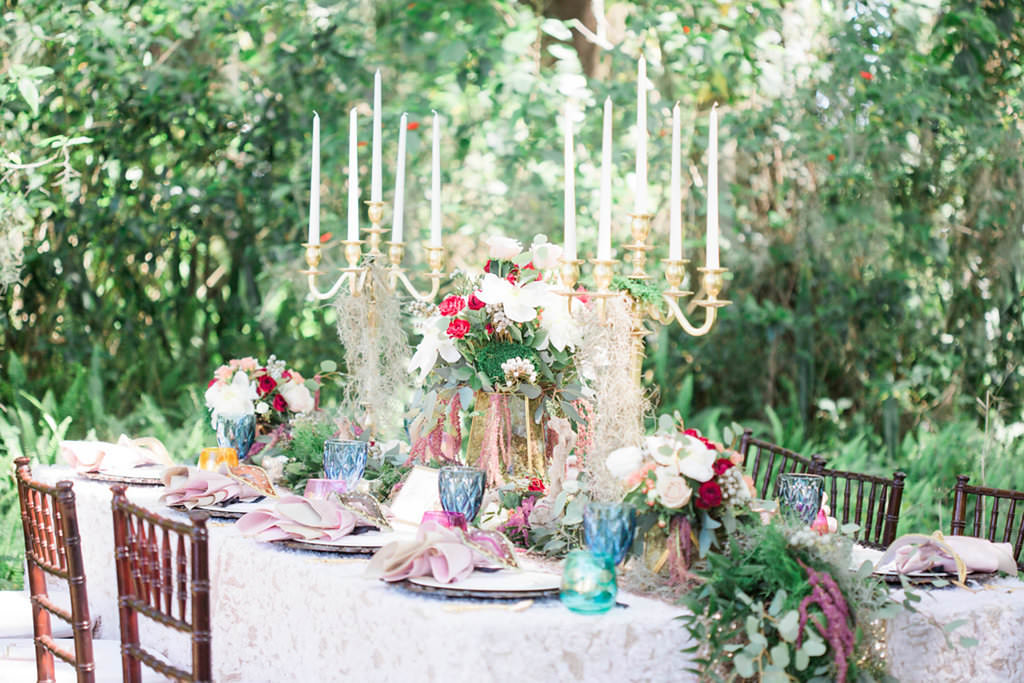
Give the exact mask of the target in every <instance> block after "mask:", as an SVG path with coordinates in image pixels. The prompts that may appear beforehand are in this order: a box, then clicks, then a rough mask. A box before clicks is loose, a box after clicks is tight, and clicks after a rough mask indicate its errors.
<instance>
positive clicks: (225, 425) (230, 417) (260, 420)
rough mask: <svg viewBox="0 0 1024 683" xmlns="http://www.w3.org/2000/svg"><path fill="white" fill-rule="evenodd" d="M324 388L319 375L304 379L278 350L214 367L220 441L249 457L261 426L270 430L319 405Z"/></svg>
mask: <svg viewBox="0 0 1024 683" xmlns="http://www.w3.org/2000/svg"><path fill="white" fill-rule="evenodd" d="M307 384H311V385H312V387H313V388H312V390H311V389H310V387H309V386H307ZM318 389H319V383H318V382H317V381H315V380H310V381H307V380H305V379H303V377H302V375H300V374H299V373H298V372H296V371H295V370H292V369H289V368H288V367H287V363H285V361H282V360H278V359H277V358H276V357H274V356H270V357H269V358H268V359H267V362H266V363H262V364H261V363H260V362H259V361H257V360H256V359H255V358H251V357H247V358H234V359H232V360H230V361H228V363H227V364H226V365H222V366H220V367H219V368H217V370H216V371H214V373H213V379H212V380H210V383H209V385H208V386H207V388H206V394H205V398H206V406H207V407H208V408H209V409H210V417H211V421H212V424H213V428H214V429H215V430H216V431H217V440H218V443H220V445H222V446H232V447H234V448H236V450H238V454H239V457H240V458H244V457H246V455H247V454H248V453H249V449H250V447H251V446H252V443H253V440H254V439H255V433H256V431H257V429H259V430H260V431H270V430H271V429H273V428H274V427H275V426H276V425H281V424H287V423H288V422H290V421H291V420H292V419H293V418H294V417H295V416H297V415H304V414H308V413H310V412H312V411H313V410H315V409H316V404H317V401H316V398H315V392H316V391H318Z"/></svg>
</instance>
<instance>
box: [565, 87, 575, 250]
mask: <svg viewBox="0 0 1024 683" xmlns="http://www.w3.org/2000/svg"><path fill="white" fill-rule="evenodd" d="M564 216H565V221H564V222H565V240H564V241H565V244H564V246H563V248H562V256H563V258H565V259H566V260H569V261H575V260H576V150H575V149H574V148H573V139H572V111H571V109H570V106H569V104H568V103H566V105H565V213H564Z"/></svg>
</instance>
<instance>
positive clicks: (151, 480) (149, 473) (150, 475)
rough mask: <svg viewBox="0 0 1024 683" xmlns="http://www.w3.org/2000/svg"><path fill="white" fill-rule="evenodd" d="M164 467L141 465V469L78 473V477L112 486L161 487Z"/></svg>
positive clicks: (131, 468) (126, 468) (129, 468)
mask: <svg viewBox="0 0 1024 683" xmlns="http://www.w3.org/2000/svg"><path fill="white" fill-rule="evenodd" d="M163 475H164V465H143V466H141V467H125V468H118V469H108V470H101V471H99V472H79V473H78V476H80V477H82V478H83V479H91V480H93V481H104V482H110V483H112V484H128V485H129V486H163V485H164V482H163Z"/></svg>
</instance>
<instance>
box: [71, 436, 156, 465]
mask: <svg viewBox="0 0 1024 683" xmlns="http://www.w3.org/2000/svg"><path fill="white" fill-rule="evenodd" d="M60 454H61V457H62V458H64V461H65V462H66V463H68V464H69V465H71V466H72V467H74V468H75V469H76V470H77V471H79V472H99V471H100V469H101V468H102V469H115V468H116V469H122V468H123V469H127V468H131V467H138V466H140V465H167V466H171V465H173V464H174V461H172V460H171V456H169V455H168V454H167V449H166V448H164V445H163V444H162V443H161V442H160V440H159V439H154V438H153V437H143V438H141V439H129V438H128V437H127V436H125V435H124V434H122V435H121V437H120V438H119V439H118V440H117V443H110V442H107V441H61V442H60Z"/></svg>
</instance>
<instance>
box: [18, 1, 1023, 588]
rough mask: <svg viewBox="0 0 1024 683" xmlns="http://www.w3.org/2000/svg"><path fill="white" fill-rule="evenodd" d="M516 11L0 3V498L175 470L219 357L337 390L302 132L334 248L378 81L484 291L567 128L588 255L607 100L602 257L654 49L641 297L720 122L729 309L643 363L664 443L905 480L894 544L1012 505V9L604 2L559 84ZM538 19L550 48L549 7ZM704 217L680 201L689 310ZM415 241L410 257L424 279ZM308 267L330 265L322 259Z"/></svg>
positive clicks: (556, 182) (458, 6) (1019, 34)
mask: <svg viewBox="0 0 1024 683" xmlns="http://www.w3.org/2000/svg"><path fill="white" fill-rule="evenodd" d="M536 5H537V3H521V2H514V1H513V0H495V1H494V2H488V3H425V2H407V1H405V0H401V1H399V0H382V1H379V2H370V1H369V0H345V1H344V2H341V1H339V2H331V1H330V0H327V1H324V2H319V3H316V4H315V5H309V8H314V7H315V8H316V9H315V11H314V10H313V9H309V10H308V11H307V10H306V9H302V10H301V11H298V12H297V11H296V5H295V3H292V2H286V1H285V0H266V1H265V2H261V3H258V4H246V3H237V2H228V1H227V0H211V1H209V2H203V3H198V4H196V3H193V4H182V3H179V2H173V1H172V0H142V1H133V2H129V1H128V0H112V1H111V2H107V3H103V4H102V6H101V5H100V4H98V3H86V4H82V5H74V6H69V5H68V4H67V3H62V2H54V1H52V0H50V1H45V0H43V1H38V2H20V3H17V2H4V3H2V7H3V9H2V12H3V18H2V21H0V46H2V47H3V54H4V61H3V62H2V64H0V97H2V99H3V102H4V108H3V111H2V112H0V301H2V304H3V311H4V315H3V317H2V318H0V365H2V366H3V368H2V375H0V376H2V377H4V381H0V438H2V444H3V452H2V453H0V466H2V467H3V468H4V472H8V471H10V466H11V463H12V462H13V459H14V458H15V457H17V456H18V455H20V454H22V453H25V454H29V455H31V456H32V457H33V458H35V459H36V460H37V461H38V462H52V461H53V459H54V458H55V457H56V449H57V443H58V442H59V441H60V440H61V439H62V438H87V437H89V438H91V437H96V438H101V439H112V440H115V439H116V438H117V436H118V435H119V434H120V433H122V432H123V433H126V434H129V435H133V436H138V435H152V436H156V437H157V438H160V439H161V440H162V441H163V442H164V443H165V444H166V445H167V446H168V449H169V450H170V451H171V453H172V455H174V457H176V458H179V459H181V460H185V459H187V458H189V457H193V456H194V453H195V452H196V451H197V450H198V449H199V448H200V447H202V446H203V445H208V443H209V442H210V440H211V437H212V431H211V430H210V428H209V426H208V421H207V416H206V411H205V410H204V409H203V408H202V400H201V394H202V390H203V389H204V388H205V383H206V381H207V379H208V377H209V375H210V373H211V372H212V370H213V369H214V368H216V367H217V366H218V365H219V364H221V363H222V362H223V361H224V360H225V359H227V358H233V357H241V356H247V355H251V356H255V357H265V356H267V355H268V354H269V353H275V354H277V355H278V356H279V357H284V358H289V359H292V360H293V361H295V365H296V368H297V369H299V370H300V371H302V370H303V368H302V359H309V362H310V363H313V362H317V361H319V360H320V359H322V358H324V357H332V358H333V360H336V361H339V362H340V361H341V360H342V357H343V354H342V353H341V350H340V349H339V348H338V347H337V344H336V342H335V341H333V340H334V334H333V332H332V329H333V327H334V324H335V312H334V310H333V309H332V308H330V307H326V308H321V307H317V306H314V305H311V304H310V303H308V302H307V301H305V299H304V296H305V288H306V285H305V280H304V278H303V276H301V275H299V273H298V271H299V270H300V269H302V268H303V267H304V266H305V264H304V261H303V250H302V248H301V247H300V246H299V245H300V242H302V241H303V237H304V225H305V221H306V216H307V215H308V204H307V202H308V191H309V180H308V159H309V145H310V139H309V129H310V119H311V112H312V111H314V110H317V111H319V112H320V113H321V116H322V121H323V136H322V156H323V167H324V169H325V170H324V174H323V197H324V199H323V219H322V223H323V229H324V231H325V232H332V233H334V235H340V234H341V231H342V230H344V227H343V222H344V216H345V208H344V207H345V191H344V183H345V174H344V164H345V159H346V154H347V143H348V140H347V132H346V127H345V125H344V120H343V119H344V116H343V115H342V114H337V112H346V111H348V109H349V108H350V107H352V106H356V107H358V109H359V111H360V116H361V119H360V121H361V128H360V139H361V140H367V139H368V134H369V133H368V131H369V124H368V120H369V119H368V116H366V114H367V113H368V111H369V110H368V108H367V103H368V101H369V98H370V87H371V83H372V76H373V72H374V71H375V70H376V69H377V68H380V69H381V70H382V73H383V75H384V79H385V82H386V84H387V89H386V92H387V94H386V97H385V112H384V130H385V150H387V151H386V152H385V159H386V160H388V161H387V162H386V163H385V169H384V173H385V175H384V182H383V185H384V187H385V188H391V187H393V180H394V178H393V177H391V173H392V169H393V165H392V164H391V163H390V159H391V154H392V153H393V149H394V143H395V139H396V137H397V131H396V130H395V129H396V127H397V124H398V120H399V116H400V115H401V113H402V111H407V112H409V120H410V122H411V125H410V129H409V130H408V131H407V133H408V136H409V154H408V169H409V175H408V178H407V187H408V188H409V189H408V192H407V211H406V225H407V230H408V231H421V228H422V227H423V226H425V225H427V223H428V215H429V209H428V204H427V202H426V200H425V199H424V196H423V195H424V190H425V188H426V187H427V184H428V178H429V175H428V173H429V171H428V169H429V163H428V158H429V144H427V142H428V138H427V134H429V133H428V126H427V125H426V124H427V122H428V121H429V112H430V110H431V109H436V110H438V111H439V112H442V113H443V114H444V116H445V129H444V137H443V153H444V155H445V161H444V164H443V167H444V173H445V178H444V182H445V190H444V192H445V194H444V197H445V212H444V220H445V232H446V246H447V247H448V249H449V252H448V254H446V264H447V267H450V268H454V267H467V266H468V264H474V263H478V262H481V256H482V246H481V244H482V242H483V240H482V239H481V238H482V237H485V236H487V235H491V234H495V233H505V234H508V235H510V236H513V237H517V238H520V239H528V237H529V236H532V235H533V234H534V233H538V232H539V233H544V234H547V235H548V236H549V237H550V238H551V239H552V240H553V241H558V236H559V235H560V234H561V224H562V211H561V204H562V199H561V174H562V169H561V129H560V126H559V120H558V116H559V115H560V113H561V111H562V107H563V105H564V103H565V101H566V99H568V98H572V99H573V100H574V101H575V102H576V103H577V104H579V105H580V106H581V108H582V109H583V117H584V118H583V119H582V120H580V121H577V130H576V134H577V141H578V143H579V144H578V149H577V158H578V161H579V162H580V163H579V175H578V178H577V197H578V201H579V214H580V216H579V224H580V226H581V228H580V231H579V232H580V235H581V238H582V242H581V244H580V254H581V257H586V256H588V255H592V254H593V253H594V247H595V242H596V239H595V238H596V230H591V229H584V228H583V226H592V225H594V224H596V220H595V217H596V209H597V199H598V197H597V192H596V191H597V187H598V166H599V149H600V145H599V140H600V117H599V113H598V111H599V108H600V103H601V102H602V101H603V100H604V98H605V97H611V98H612V99H613V101H614V102H615V135H616V140H615V150H616V154H615V159H614V161H615V164H616V176H615V177H616V183H615V187H614V190H613V193H614V197H613V199H614V202H615V205H616V206H617V207H621V210H617V211H618V213H617V214H616V216H615V218H614V223H615V227H614V228H613V230H614V233H615V242H616V245H617V246H618V245H619V244H621V243H622V241H624V240H625V239H626V238H627V232H628V231H627V229H626V225H627V222H628V219H627V218H626V216H625V209H626V207H629V206H630V205H631V201H632V194H631V190H630V182H631V181H630V179H629V174H630V173H631V172H632V165H633V162H634V159H633V156H632V154H631V153H630V151H629V150H631V148H632V137H631V136H632V131H631V128H632V126H633V125H634V121H633V116H634V111H633V108H632V103H633V101H634V98H635V68H634V65H635V59H636V57H637V56H638V55H639V54H640V51H641V49H643V51H644V53H645V54H646V55H647V57H648V60H649V63H650V67H649V74H650V78H651V80H652V83H653V87H654V89H653V90H652V91H651V92H650V105H649V112H650V115H649V121H648V128H649V129H650V131H651V139H650V149H649V157H650V171H649V173H650V180H651V185H652V194H651V201H652V208H653V210H654V213H655V216H654V218H653V221H652V232H651V234H652V237H651V240H650V242H651V243H652V244H653V245H654V246H655V249H654V251H652V252H651V253H649V254H648V264H650V265H651V268H650V270H651V271H653V272H655V273H656V272H657V270H656V268H655V266H656V265H657V264H658V262H659V260H660V259H661V258H664V257H665V256H666V255H667V253H666V251H667V250H666V247H667V239H666V238H665V232H666V230H667V223H668V218H667V216H668V192H667V187H668V176H669V158H670V149H669V144H668V142H669V139H670V137H671V136H670V135H668V134H667V133H668V123H667V122H668V120H669V108H670V106H671V104H672V103H674V102H675V101H677V100H678V101H680V102H681V103H682V106H683V110H684V112H687V116H688V117H689V119H688V124H687V126H688V129H689V130H692V134H690V135H687V136H686V139H685V140H684V150H683V156H684V164H685V165H691V164H692V166H693V169H692V170H693V172H694V173H693V174H695V175H696V176H698V177H699V176H700V175H701V173H702V172H703V169H704V168H705V159H704V148H705V140H706V139H707V130H706V121H707V112H708V108H709V107H710V106H711V104H712V103H713V102H716V101H717V102H718V103H719V105H720V106H719V111H720V113H721V130H720V133H719V139H720V141H721V157H722V160H721V165H720V169H721V180H720V187H721V193H720V194H721V215H722V221H721V222H722V229H723V234H722V243H723V246H724V250H723V253H722V260H723V265H725V266H726V267H728V268H729V269H730V275H729V278H730V279H729V281H728V282H727V287H726V289H725V291H724V292H723V294H722V296H723V297H724V298H728V299H731V300H732V301H733V302H734V303H733V305H732V306H729V307H727V308H724V309H721V311H720V319H719V322H718V324H717V325H716V327H715V329H714V331H713V332H712V333H711V334H709V335H708V336H706V337H702V338H691V337H688V336H686V335H685V334H684V333H683V332H682V331H681V330H680V329H679V328H678V327H670V328H664V329H661V330H659V331H658V332H657V334H656V336H655V337H654V338H653V339H652V340H651V343H650V345H649V348H648V354H647V359H646V362H645V367H644V372H645V378H646V379H647V380H648V382H649V383H650V384H652V385H656V386H658V387H659V396H658V397H657V398H658V402H659V405H658V406H656V408H657V409H656V411H655V412H658V413H661V412H672V411H674V410H678V411H679V412H680V413H681V414H682V415H683V416H684V417H685V418H686V420H687V423H688V424H692V425H693V426H697V427H700V428H701V429H703V430H704V431H705V432H706V433H708V434H709V435H711V436H712V437H713V438H717V437H719V436H720V435H721V432H722V430H723V429H724V428H725V427H726V426H729V425H732V424H735V423H738V424H740V425H742V426H746V427H751V428H754V429H755V430H756V431H757V432H758V433H759V434H760V435H762V436H767V437H770V438H772V439H773V440H775V441H776V442H779V443H782V444H783V445H786V446H787V447H790V448H793V449H795V450H798V451H800V452H803V453H813V452H821V453H823V454H825V455H826V456H827V457H828V458H829V459H830V462H831V463H832V464H833V465H834V466H837V467H846V468H850V469H858V470H861V471H870V472H874V473H879V474H889V473H891V472H892V471H893V470H894V469H897V468H899V469H902V470H903V471H905V472H906V473H907V475H908V477H907V491H906V494H905V504H904V513H903V517H902V518H901V526H900V529H901V533H902V532H904V531H906V530H909V529H915V530H922V529H928V530H931V529H935V528H942V529H944V528H946V526H948V510H949V491H950V489H951V487H952V485H953V482H954V481H955V475H957V474H961V473H968V474H970V475H971V477H972V482H976V483H985V484H986V485H989V486H1001V487H1008V488H1018V489H1020V488H1024V471H1022V470H1021V469H1020V468H1019V467H1017V466H1016V463H1018V462H1020V459H1021V458H1022V457H1024V439H1022V438H1021V436H1022V434H1024V365H1022V364H1021V363H1020V359H1021V358H1022V357H1024V303H1022V297H1021V292H1022V291H1024V234H1022V233H1021V230H1020V226H1021V225H1022V224H1024V203H1022V202H1021V201H1020V197H1021V196H1022V195H1024V168H1022V163H1021V159H1022V158H1024V154H1022V144H1021V143H1022V128H1021V124H1020V121H1019V112H1020V111H1022V110H1024V87H1022V86H1024V72H1022V69H1021V67H1020V64H1021V62H1022V61H1024V59H1022V53H1024V8H1022V7H1021V6H1019V4H1018V3H1012V2H1009V1H1008V0H998V1H996V2H990V3H984V4H979V3H976V2H973V0H934V1H929V2H925V1H923V0H922V1H920V2H918V1H917V0H884V1H883V0H861V1H859V2H856V3H853V2H841V3H825V2H821V1H819V0H811V1H810V2H805V3H785V2H782V1H781V0H754V1H752V2H748V3H744V4H742V5H740V4H727V3H726V4H723V3H717V2H715V3H712V2H706V1H704V0H684V1H683V2H675V1H672V2H669V1H667V0H664V1H660V0H637V1H635V2H617V3H605V4H604V5H605V9H606V17H605V19H607V28H608V30H607V34H606V36H607V38H608V40H609V41H610V47H607V48H606V49H600V50H595V48H594V47H593V43H588V42H587V41H582V44H581V45H580V46H577V47H579V49H580V53H579V54H578V53H577V51H576V50H574V46H573V45H572V43H570V42H566V41H567V40H568V39H569V38H571V37H572V34H571V33H570V30H569V29H570V27H569V25H567V24H564V23H562V22H560V21H557V20H554V19H551V18H550V17H548V16H545V15H544V13H542V12H538V11H537V10H536ZM549 5H550V6H549V7H548V8H547V9H548V14H549V15H552V16H553V15H554V14H557V13H558V12H559V11H562V10H564V9H565V8H566V7H568V5H569V3H564V2H552V3H549ZM303 7H304V8H305V6H303ZM566 11H568V10H566ZM584 21H586V22H589V21H591V20H590V19H588V18H586V17H584ZM588 25H590V26H591V27H592V28H593V29H594V30H596V24H593V23H591V24H588ZM581 58H582V59H581ZM331 112H334V113H331ZM365 149H366V148H361V157H362V160H363V161H362V167H361V172H362V176H363V177H364V178H366V177H368V176H369V168H368V159H369V155H368V154H366V153H365ZM693 174H691V175H693ZM684 175H686V173H684ZM385 199H386V200H389V199H390V195H388V194H386V195H385ZM704 206H705V197H704V185H703V183H697V182H695V183H693V185H692V186H691V187H690V188H689V189H688V198H687V200H686V205H685V207H684V220H685V222H686V226H687V228H686V230H687V232H686V240H685V241H684V248H685V253H684V257H686V258H689V259H690V260H691V264H690V273H689V275H688V283H689V284H688V288H689V289H695V288H696V287H694V284H695V283H698V282H699V280H698V279H697V277H696V276H697V274H696V272H695V271H694V270H693V267H694V266H697V265H701V264H702V261H703V249H702V247H703V245H702V238H701V230H700V229H699V228H700V226H702V225H703V220H704V216H703V207H704ZM389 220H390V217H389V215H386V216H385V224H386V223H387V222H388V221H389ZM363 222H364V223H365V222H366V219H365V216H364V217H363ZM422 236H423V233H422V232H415V234H414V232H410V233H409V235H408V237H409V242H410V249H409V255H410V259H411V264H412V265H413V266H414V268H415V267H417V266H418V264H420V263H421V259H422V255H421V254H420V253H419V251H418V248H417V246H416V244H414V243H415V242H416V241H417V240H418V239H419V238H420V237H422ZM336 243H337V240H336V239H335V240H333V241H332V242H331V243H330V244H332V245H333V244H336ZM324 262H325V265H329V264H334V263H341V262H342V256H341V253H340V252H339V251H338V249H337V247H335V246H328V247H327V248H326V250H325V259H324ZM583 272H584V275H583V280H584V282H586V281H587V278H588V273H589V269H588V267H584V269H583ZM650 282H651V283H652V284H660V283H661V280H659V279H658V276H656V277H655V279H653V280H651V281H650ZM446 286H447V284H446ZM682 303H683V304H684V305H685V303H686V302H685V301H683V302H682ZM691 315H692V317H693V318H695V322H696V323H697V324H699V322H700V319H701V316H702V315H703V312H702V311H700V310H696V311H694V312H693V313H692V314H691ZM13 491H14V489H13V480H11V479H10V478H4V479H3V480H0V582H3V581H6V580H10V579H11V577H16V576H17V575H18V574H19V573H20V569H18V568H17V559H16V558H17V556H18V555H19V552H20V543H21V539H20V535H19V534H17V533H13V532H10V526H11V525H12V524H16V521H17V518H16V515H15V513H14V512H12V510H13V509H14V507H12V501H13V500H14V499H13V498H12V495H13ZM15 580H16V579H15Z"/></svg>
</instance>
